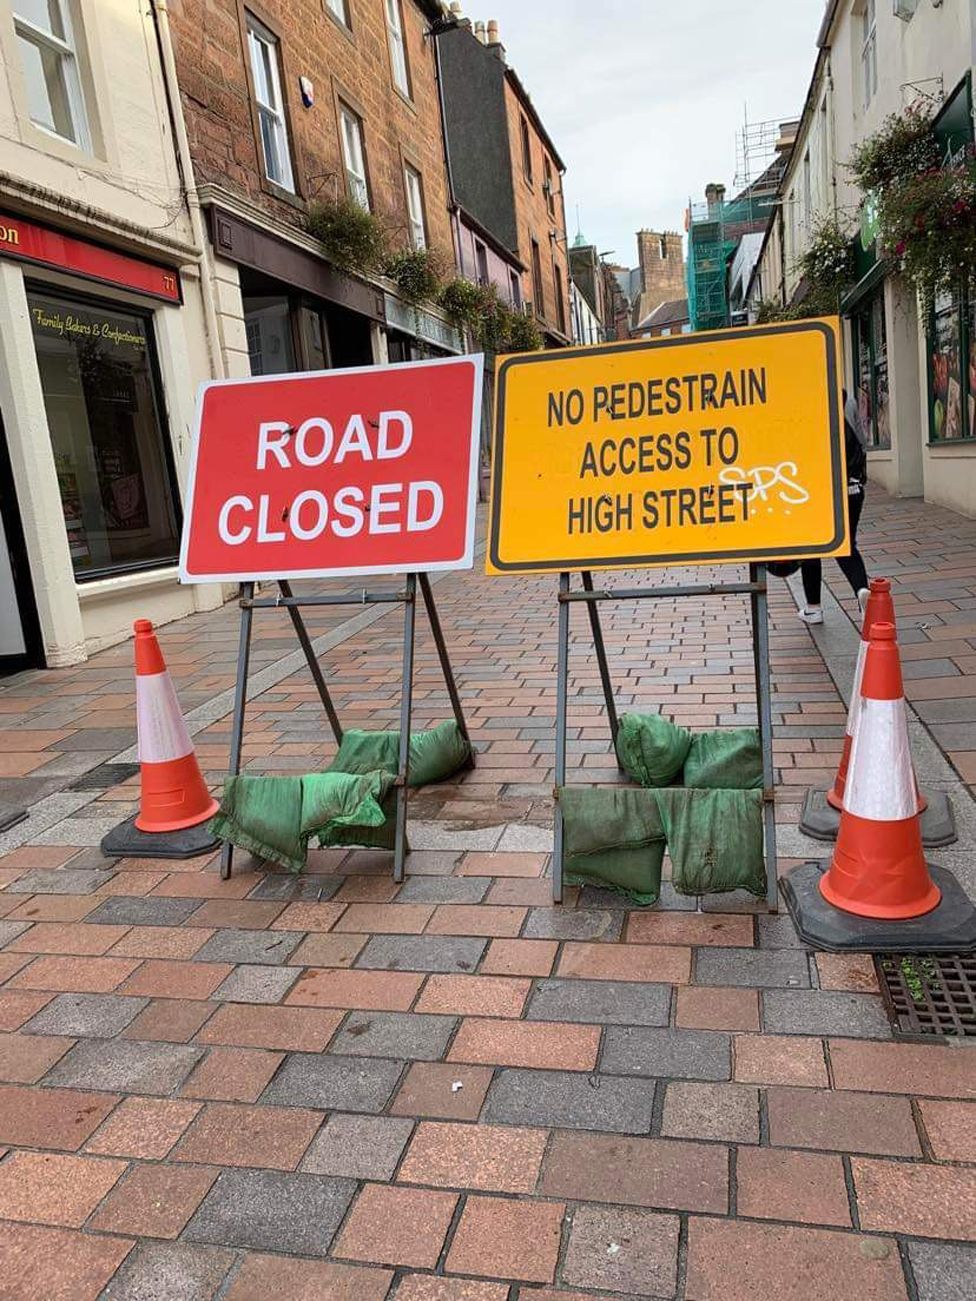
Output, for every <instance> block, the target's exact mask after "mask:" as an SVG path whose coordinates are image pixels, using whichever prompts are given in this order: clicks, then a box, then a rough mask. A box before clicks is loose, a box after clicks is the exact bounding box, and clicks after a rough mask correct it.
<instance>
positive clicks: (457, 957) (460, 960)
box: [356, 935, 488, 971]
mask: <svg viewBox="0 0 976 1301" xmlns="http://www.w3.org/2000/svg"><path fill="white" fill-rule="evenodd" d="M487 947H488V941H487V940H478V939H468V938H462V937H459V936H454V935H374V936H373V938H372V939H371V940H370V941H369V943H368V944H367V945H366V947H365V948H364V949H363V951H362V953H360V955H359V957H358V958H357V959H356V966H357V967H371V968H374V969H376V970H379V971H474V969H475V967H476V966H477V965H478V963H479V962H480V961H481V956H482V954H483V953H484V951H485V949H486V948H487Z"/></svg>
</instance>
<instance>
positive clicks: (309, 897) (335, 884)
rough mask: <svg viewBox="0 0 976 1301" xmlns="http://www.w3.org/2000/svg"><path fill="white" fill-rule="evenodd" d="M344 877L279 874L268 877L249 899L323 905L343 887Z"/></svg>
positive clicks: (260, 883)
mask: <svg viewBox="0 0 976 1301" xmlns="http://www.w3.org/2000/svg"><path fill="white" fill-rule="evenodd" d="M344 880H345V877H342V876H299V877H294V876H292V875H291V874H290V873H289V875H287V876H284V875H280V874H278V873H274V874H271V875H269V876H266V877H265V878H264V880H263V881H260V882H259V883H258V884H257V885H256V886H255V887H254V889H253V890H252V891H251V893H250V894H249V895H248V896H247V897H248V898H249V899H284V900H286V901H287V902H289V903H321V902H322V901H323V900H325V899H331V898H332V896H333V895H334V894H335V892H336V891H337V890H339V889H340V888H341V886H342V883H343V881H344Z"/></svg>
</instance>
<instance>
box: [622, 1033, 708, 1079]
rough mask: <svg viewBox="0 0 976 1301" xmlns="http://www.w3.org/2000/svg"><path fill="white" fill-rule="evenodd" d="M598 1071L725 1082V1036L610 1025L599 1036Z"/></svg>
mask: <svg viewBox="0 0 976 1301" xmlns="http://www.w3.org/2000/svg"><path fill="white" fill-rule="evenodd" d="M600 1069H601V1071H606V1072H607V1073H608V1074H612V1075H647V1076H654V1077H658V1078H661V1079H688V1080H727V1079H729V1078H730V1077H731V1074H732V1055H731V1050H730V1046H729V1036H728V1035H727V1034H721V1033H719V1032H718V1031H716V1030H657V1029H649V1028H644V1027H641V1026H636V1027H633V1028H631V1027H626V1028H625V1027H623V1026H611V1027H610V1028H609V1029H608V1030H607V1031H606V1033H605V1034H604V1036H603V1052H602V1054H601V1057H600Z"/></svg>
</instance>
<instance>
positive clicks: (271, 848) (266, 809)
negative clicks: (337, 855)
mask: <svg viewBox="0 0 976 1301" xmlns="http://www.w3.org/2000/svg"><path fill="white" fill-rule="evenodd" d="M392 784H393V778H392V777H391V776H390V775H389V774H388V773H383V772H371V773H366V774H364V775H362V776H351V775H348V774H346V773H333V772H328V773H311V774H309V775H308V776H305V777H249V776H243V777H228V778H227V780H226V782H225V783H224V791H223V797H222V799H221V802H220V808H219V809H218V811H217V812H216V813H215V814H214V816H213V818H211V820H210V829H211V830H212V831H213V833H214V835H216V836H219V837H220V838H221V840H229V841H230V842H231V844H233V845H239V846H240V847H241V848H242V849H248V850H250V851H251V853H252V854H257V855H258V856H259V857H260V858H265V859H270V860H271V861H272V862H274V863H280V864H281V865H282V867H287V868H290V869H291V870H292V871H293V872H300V871H301V870H302V868H303V867H304V866H305V859H306V855H307V852H308V842H309V840H311V838H312V837H313V836H317V837H318V840H319V843H320V844H322V845H333V844H347V843H351V844H361V843H366V842H364V840H363V836H366V835H369V834H370V833H371V831H372V829H374V828H380V829H383V828H384V825H385V823H386V821H387V817H386V813H385V812H384V809H383V807H382V806H383V804H384V801H385V800H386V799H387V797H388V795H389V792H390V788H391V787H392ZM347 835H351V836H352V837H353V839H352V840H348V841H347V840H345V839H337V837H345V836H347Z"/></svg>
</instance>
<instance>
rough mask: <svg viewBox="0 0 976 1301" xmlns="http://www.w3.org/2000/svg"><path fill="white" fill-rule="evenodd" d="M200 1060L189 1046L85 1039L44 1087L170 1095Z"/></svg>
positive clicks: (199, 1052)
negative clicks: (53, 1086)
mask: <svg viewBox="0 0 976 1301" xmlns="http://www.w3.org/2000/svg"><path fill="white" fill-rule="evenodd" d="M202 1056H203V1049H202V1048H197V1047H194V1046H193V1045H191V1044H169V1043H143V1042H142V1041H141V1040H138V1039H89V1040H85V1041H84V1042H82V1043H78V1044H75V1046H74V1048H72V1049H71V1050H70V1052H68V1053H67V1054H66V1055H65V1056H64V1057H62V1058H61V1060H60V1061H59V1062H58V1064H57V1066H55V1067H54V1069H53V1070H51V1071H48V1073H47V1075H46V1076H45V1077H44V1083H45V1084H50V1085H60V1086H63V1087H65V1088H72V1089H109V1090H112V1091H114V1092H119V1093H172V1092H173V1090H174V1089H176V1088H178V1087H179V1085H180V1084H182V1083H183V1081H184V1080H185V1079H186V1077H187V1076H188V1075H189V1073H190V1071H191V1070H192V1069H193V1067H194V1066H195V1065H196V1064H197V1062H198V1061H199V1060H200V1058H201V1057H202Z"/></svg>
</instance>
